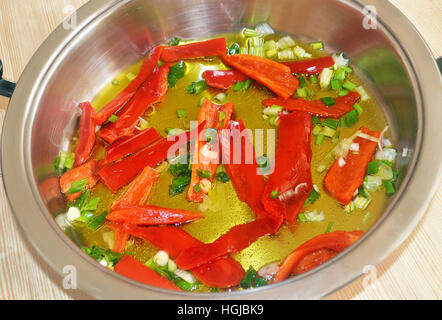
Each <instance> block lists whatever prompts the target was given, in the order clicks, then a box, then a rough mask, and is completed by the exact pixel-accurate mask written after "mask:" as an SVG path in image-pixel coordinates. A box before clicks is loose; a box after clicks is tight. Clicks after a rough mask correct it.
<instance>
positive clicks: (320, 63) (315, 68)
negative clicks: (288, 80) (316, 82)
mask: <svg viewBox="0 0 442 320" xmlns="http://www.w3.org/2000/svg"><path fill="white" fill-rule="evenodd" d="M282 64H285V65H286V66H288V67H289V68H290V70H291V71H292V73H302V74H317V73H320V72H321V71H322V70H323V69H325V68H328V67H331V66H333V65H334V64H335V60H333V58H332V57H322V58H315V59H307V60H298V61H290V62H282Z"/></svg>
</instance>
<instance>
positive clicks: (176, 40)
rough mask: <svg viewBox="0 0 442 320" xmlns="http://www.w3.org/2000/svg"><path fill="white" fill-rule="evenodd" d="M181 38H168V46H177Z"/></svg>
mask: <svg viewBox="0 0 442 320" xmlns="http://www.w3.org/2000/svg"><path fill="white" fill-rule="evenodd" d="M180 41H181V39H180V38H177V37H174V38H172V39H170V40H169V46H177V45H179V44H180Z"/></svg>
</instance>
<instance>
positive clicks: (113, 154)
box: [103, 128, 161, 165]
mask: <svg viewBox="0 0 442 320" xmlns="http://www.w3.org/2000/svg"><path fill="white" fill-rule="evenodd" d="M159 139H161V136H160V134H159V133H158V132H157V131H156V130H155V129H154V128H149V129H146V130H143V131H141V132H140V133H137V134H135V135H133V136H130V137H125V138H122V139H120V140H118V141H117V142H115V143H113V144H111V145H110V146H109V147H107V148H106V158H105V159H104V161H103V165H106V164H109V163H111V162H114V161H117V160H120V159H122V158H124V157H125V156H127V155H129V154H132V153H135V152H137V151H139V150H141V149H143V148H145V147H147V146H149V145H151V144H152V143H154V142H155V141H157V140H159Z"/></svg>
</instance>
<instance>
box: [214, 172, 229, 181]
mask: <svg viewBox="0 0 442 320" xmlns="http://www.w3.org/2000/svg"><path fill="white" fill-rule="evenodd" d="M215 177H216V179H217V180H218V181H221V182H222V183H226V182H227V181H229V180H230V178H229V175H228V174H227V173H225V172H224V171H223V172H218V173H217V174H216V175H215Z"/></svg>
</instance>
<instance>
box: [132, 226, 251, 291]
mask: <svg viewBox="0 0 442 320" xmlns="http://www.w3.org/2000/svg"><path fill="white" fill-rule="evenodd" d="M125 227H126V230H127V231H128V232H129V233H130V234H131V235H133V236H135V237H139V238H143V239H145V240H147V241H149V242H150V243H152V244H153V245H154V246H155V247H157V248H159V249H161V250H164V251H166V252H167V253H168V254H169V256H171V257H172V258H176V257H177V256H178V255H179V254H180V253H181V251H183V250H185V249H188V248H191V247H195V246H197V245H200V244H202V242H201V241H199V240H198V239H195V238H194V237H192V236H191V235H190V234H188V233H187V232H186V231H184V230H182V229H180V228H177V227H169V226H164V227H149V228H143V227H137V226H133V225H126V226H125ZM192 273H193V274H194V275H195V277H196V278H197V279H198V280H200V281H201V282H203V283H204V284H205V285H207V286H210V287H217V288H228V287H234V286H237V285H238V284H239V283H240V282H241V280H242V278H244V275H245V271H244V269H243V268H242V266H241V264H239V263H238V262H237V261H236V260H234V259H232V258H230V257H225V258H220V259H216V260H214V261H212V262H210V263H208V264H205V265H202V266H200V267H197V268H194V269H192Z"/></svg>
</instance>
